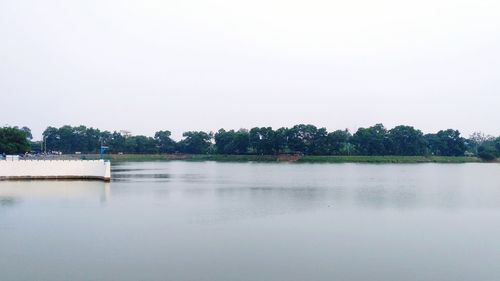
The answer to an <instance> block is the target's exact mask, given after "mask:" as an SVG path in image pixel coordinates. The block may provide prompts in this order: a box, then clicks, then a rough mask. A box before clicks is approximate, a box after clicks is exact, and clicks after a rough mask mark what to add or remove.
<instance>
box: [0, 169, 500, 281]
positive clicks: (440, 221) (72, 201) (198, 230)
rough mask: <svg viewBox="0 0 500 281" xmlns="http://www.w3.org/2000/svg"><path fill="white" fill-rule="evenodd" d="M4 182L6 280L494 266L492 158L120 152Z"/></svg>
mask: <svg viewBox="0 0 500 281" xmlns="http://www.w3.org/2000/svg"><path fill="white" fill-rule="evenodd" d="M113 168H114V171H113V177H114V180H113V181H112V182H111V183H102V182H85V181H82V182H79V181H31V182H0V280H2V281H10V280H47V281H57V280H134V281H139V280H141V281H142V280H174V281H183V280H193V281H202V280H214V281H225V280H227V281H238V280H248V281H266V280H283V281H293V280H297V281H305V280H329V281H330V280H363V281H365V280H371V281H373V280H380V281H388V280H397V281H400V280H450V281H457V280H488V281H490V280H500V165H497V164H449V165H447V164H417V165H370V164H287V163H280V164H274V163H273V164H256V163H241V164H240V163H214V162H200V163H190V162H146V163H124V164H120V165H116V166H114V167H113Z"/></svg>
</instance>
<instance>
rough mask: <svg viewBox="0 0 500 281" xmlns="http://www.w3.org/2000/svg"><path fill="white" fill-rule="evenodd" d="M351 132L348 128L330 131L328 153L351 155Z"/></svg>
mask: <svg viewBox="0 0 500 281" xmlns="http://www.w3.org/2000/svg"><path fill="white" fill-rule="evenodd" d="M351 138H352V135H351V133H349V131H348V130H347V129H346V130H336V131H334V132H331V133H328V154H332V155H349V154H351V151H350V140H351Z"/></svg>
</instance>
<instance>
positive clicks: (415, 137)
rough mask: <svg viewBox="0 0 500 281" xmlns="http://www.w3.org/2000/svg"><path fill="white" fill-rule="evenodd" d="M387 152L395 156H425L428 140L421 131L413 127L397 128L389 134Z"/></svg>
mask: <svg viewBox="0 0 500 281" xmlns="http://www.w3.org/2000/svg"><path fill="white" fill-rule="evenodd" d="M387 143H388V147H387V151H388V152H390V153H391V154H394V155H406V156H415V155H424V154H425V152H426V148H427V146H426V140H425V138H424V134H423V133H422V132H421V131H420V130H416V129H415V128H413V127H411V126H403V125H401V126H397V127H394V128H393V129H391V130H389V132H388V142H387Z"/></svg>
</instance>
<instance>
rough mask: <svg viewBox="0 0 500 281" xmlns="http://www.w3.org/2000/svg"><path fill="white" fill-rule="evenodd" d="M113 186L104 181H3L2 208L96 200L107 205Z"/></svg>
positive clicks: (0, 193) (1, 190)
mask: <svg viewBox="0 0 500 281" xmlns="http://www.w3.org/2000/svg"><path fill="white" fill-rule="evenodd" d="M110 186H111V184H110V183H107V182H102V181H52V180H41V181H36V180H34V181H2V182H0V206H15V205H16V204H17V203H18V202H21V201H41V200H44V201H53V200H72V201H79V200H88V199H90V200H95V199H97V200H98V201H99V202H101V203H105V202H107V201H108V200H109V197H110V194H111V191H110V190H111V187H110Z"/></svg>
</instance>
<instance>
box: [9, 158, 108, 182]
mask: <svg viewBox="0 0 500 281" xmlns="http://www.w3.org/2000/svg"><path fill="white" fill-rule="evenodd" d="M23 179H28V180H29V179H88V180H103V181H110V180H111V163H110V162H109V161H104V160H18V159H9V158H7V159H6V160H0V180H23Z"/></svg>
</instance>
